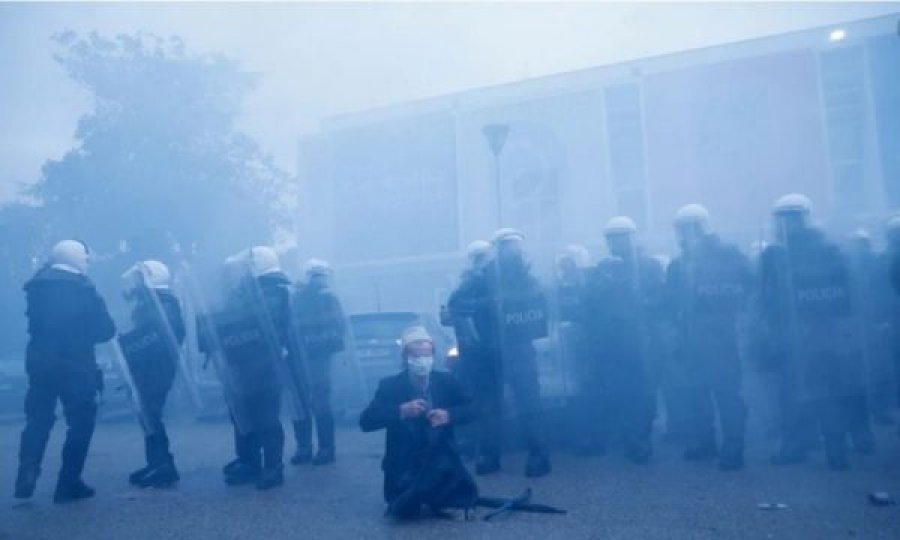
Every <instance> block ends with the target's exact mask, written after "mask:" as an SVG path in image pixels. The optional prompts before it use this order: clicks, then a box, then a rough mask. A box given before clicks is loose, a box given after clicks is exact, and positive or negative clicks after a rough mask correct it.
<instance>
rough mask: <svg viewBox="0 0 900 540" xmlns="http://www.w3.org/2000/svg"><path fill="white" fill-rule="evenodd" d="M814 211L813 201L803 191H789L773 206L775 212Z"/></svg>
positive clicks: (807, 212) (804, 212)
mask: <svg viewBox="0 0 900 540" xmlns="http://www.w3.org/2000/svg"><path fill="white" fill-rule="evenodd" d="M810 212H812V201H810V200H809V197H807V196H806V195H803V194H802V193H789V194H787V195H784V196H782V197H779V198H778V200H777V201H775V205H774V206H773V207H772V213H773V214H792V213H802V214H809V213H810Z"/></svg>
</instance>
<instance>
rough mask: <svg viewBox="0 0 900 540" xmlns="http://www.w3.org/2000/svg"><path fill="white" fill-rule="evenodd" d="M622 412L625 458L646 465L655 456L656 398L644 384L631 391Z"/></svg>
mask: <svg viewBox="0 0 900 540" xmlns="http://www.w3.org/2000/svg"><path fill="white" fill-rule="evenodd" d="M622 410H623V425H622V441H623V443H624V445H625V457H626V458H628V459H629V460H631V461H632V462H634V463H638V464H645V463H647V462H649V461H650V457H651V456H652V455H653V445H652V443H651V434H652V431H653V419H654V418H655V416H656V396H655V395H654V394H653V393H652V392H651V391H650V389H649V388H648V387H647V385H646V384H643V382H642V383H641V384H639V385H637V386H636V387H633V388H630V389H629V393H628V396H627V397H626V398H625V406H624V408H623V409H622Z"/></svg>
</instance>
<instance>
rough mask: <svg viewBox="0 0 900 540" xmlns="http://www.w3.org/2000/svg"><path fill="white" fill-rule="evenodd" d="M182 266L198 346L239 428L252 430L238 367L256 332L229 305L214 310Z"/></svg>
mask: <svg viewBox="0 0 900 540" xmlns="http://www.w3.org/2000/svg"><path fill="white" fill-rule="evenodd" d="M182 268H183V272H182V276H183V278H184V285H185V291H186V292H187V293H188V294H187V300H188V301H189V302H190V304H191V306H190V307H191V309H190V310H189V311H190V312H192V313H195V314H196V315H195V316H196V319H195V324H196V333H197V346H198V349H199V351H200V352H201V353H202V354H205V355H206V362H207V363H212V365H213V369H214V370H215V372H216V376H217V378H218V379H219V383H220V384H221V390H222V397H223V398H224V400H225V404H226V406H227V407H228V412H229V414H230V415H231V418H232V420H233V421H234V423H235V426H236V427H237V430H238V431H239V432H240V433H241V434H248V433H253V432H254V431H256V426H255V425H254V421H253V417H252V416H251V414H250V411H249V410H248V409H247V407H246V404H245V400H244V399H243V396H244V395H245V393H246V392H245V389H244V388H243V387H242V385H241V380H240V373H239V371H238V367H239V363H240V360H241V356H242V354H241V353H242V352H243V351H242V349H243V347H242V346H243V345H245V344H246V342H247V341H248V340H251V339H252V338H253V335H254V334H253V332H252V331H251V332H249V333H245V332H243V331H242V328H241V324H240V323H239V321H238V322H232V321H233V319H234V317H232V316H231V315H230V314H229V313H228V309H226V308H222V309H220V310H218V311H213V310H212V306H211V304H210V302H209V301H208V299H207V297H206V295H205V294H204V292H203V290H202V289H201V288H200V285H199V283H198V281H197V279H196V277H195V275H194V274H193V273H192V271H191V267H190V266H189V265H187V264H184V265H183V267H182ZM205 367H206V364H204V368H205Z"/></svg>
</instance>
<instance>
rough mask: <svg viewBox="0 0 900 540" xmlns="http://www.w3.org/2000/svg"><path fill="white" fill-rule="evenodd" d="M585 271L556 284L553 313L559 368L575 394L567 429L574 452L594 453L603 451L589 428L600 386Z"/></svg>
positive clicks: (562, 279) (597, 403) (573, 273)
mask: <svg viewBox="0 0 900 540" xmlns="http://www.w3.org/2000/svg"><path fill="white" fill-rule="evenodd" d="M585 290H586V287H585V275H584V271H583V270H582V269H580V268H577V269H575V270H573V271H572V273H571V274H569V275H567V276H563V277H561V278H560V279H559V281H558V282H557V284H556V291H555V300H556V302H555V313H554V317H553V319H554V321H555V323H556V332H555V334H556V343H557V347H558V350H559V355H560V358H561V367H562V369H563V370H564V371H569V372H571V374H572V375H573V377H572V379H571V380H573V382H574V388H572V390H573V392H574V394H575V396H576V397H575V400H574V403H573V405H574V407H572V410H571V416H572V418H573V419H574V422H573V423H572V424H571V425H569V426H567V428H568V429H567V434H568V435H569V436H570V437H571V438H572V442H573V444H574V447H575V449H576V451H578V452H581V453H585V454H593V453H602V451H603V450H604V449H603V447H602V444H601V442H600V441H598V440H597V439H596V435H597V433H596V430H594V429H592V428H593V425H594V423H595V421H596V418H595V414H596V411H597V409H598V408H599V406H600V403H599V401H598V398H599V393H598V392H597V391H596V389H597V388H598V387H599V385H600V383H601V377H600V371H599V369H597V368H598V366H597V363H596V362H594V361H593V358H592V355H591V351H590V347H589V343H588V338H587V332H586V302H585V299H586V294H585Z"/></svg>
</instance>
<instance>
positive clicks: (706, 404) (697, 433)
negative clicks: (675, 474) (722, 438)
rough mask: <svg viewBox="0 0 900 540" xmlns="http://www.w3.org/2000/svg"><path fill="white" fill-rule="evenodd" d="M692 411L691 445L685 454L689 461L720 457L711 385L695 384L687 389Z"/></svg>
mask: <svg viewBox="0 0 900 540" xmlns="http://www.w3.org/2000/svg"><path fill="white" fill-rule="evenodd" d="M687 392H688V394H687V395H688V403H689V411H690V427H691V430H690V433H691V436H690V444H689V446H688V448H687V450H685V452H684V459H685V460H687V461H707V460H711V459H715V457H716V456H717V455H718V453H719V452H718V448H717V446H716V428H715V419H716V413H715V408H714V405H713V395H712V394H713V391H712V388H710V386H709V385H706V384H695V385H693V386H691V387H689V388H688V389H687Z"/></svg>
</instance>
